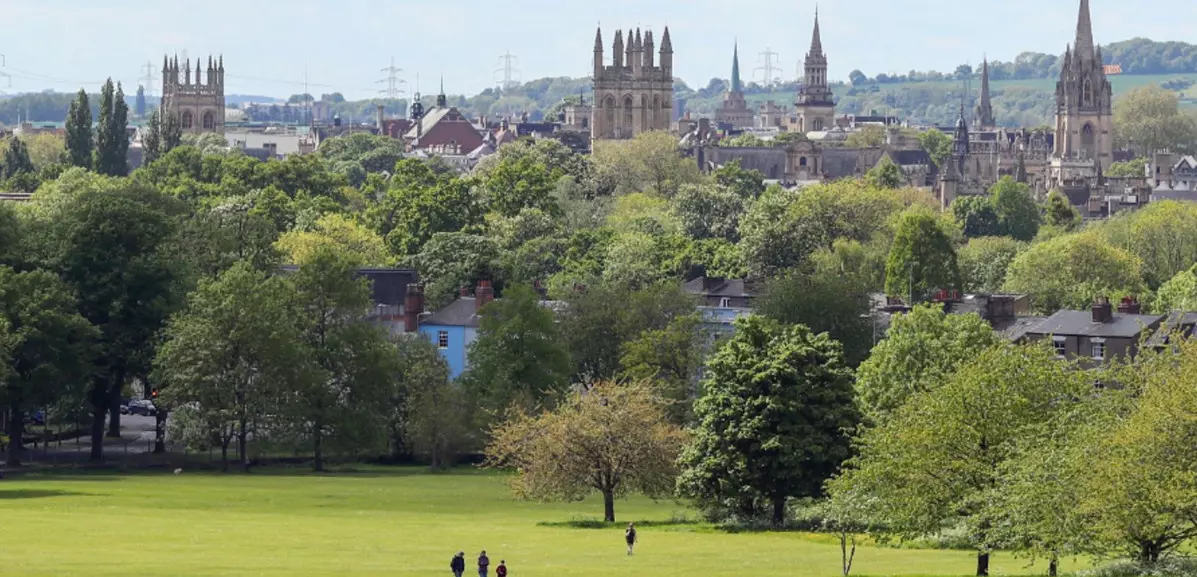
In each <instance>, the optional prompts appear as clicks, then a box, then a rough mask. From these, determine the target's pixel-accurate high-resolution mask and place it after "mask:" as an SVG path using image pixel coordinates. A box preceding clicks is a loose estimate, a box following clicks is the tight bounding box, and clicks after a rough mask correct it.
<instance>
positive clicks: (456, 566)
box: [449, 551, 465, 577]
mask: <svg viewBox="0 0 1197 577" xmlns="http://www.w3.org/2000/svg"><path fill="white" fill-rule="evenodd" d="M449 569H450V570H452V571H453V577H461V576H462V575H464V574H465V551H459V552H458V553H457V554H456V555H454V556H453V560H452V561H450V562H449Z"/></svg>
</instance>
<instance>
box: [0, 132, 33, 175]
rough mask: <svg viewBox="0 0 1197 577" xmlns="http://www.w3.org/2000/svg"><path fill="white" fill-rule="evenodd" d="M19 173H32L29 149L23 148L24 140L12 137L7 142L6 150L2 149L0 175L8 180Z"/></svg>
mask: <svg viewBox="0 0 1197 577" xmlns="http://www.w3.org/2000/svg"><path fill="white" fill-rule="evenodd" d="M21 173H29V174H32V173H33V162H32V161H30V160H29V149H27V148H25V141H23V140H21V139H20V138H15V137H14V138H13V139H12V140H10V141H9V143H8V150H5V151H4V168H3V170H0V175H3V176H4V179H5V180H8V179H10V178H12V177H14V176H16V175H18V174H21Z"/></svg>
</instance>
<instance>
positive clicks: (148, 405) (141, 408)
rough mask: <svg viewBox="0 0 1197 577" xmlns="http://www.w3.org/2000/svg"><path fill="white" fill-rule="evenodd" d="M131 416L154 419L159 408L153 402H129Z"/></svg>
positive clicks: (135, 400) (143, 400)
mask: <svg viewBox="0 0 1197 577" xmlns="http://www.w3.org/2000/svg"><path fill="white" fill-rule="evenodd" d="M129 414H130V415H144V416H147V417H152V416H154V415H157V414H158V408H157V407H155V406H154V403H153V401H147V400H145V399H133V400H132V401H129Z"/></svg>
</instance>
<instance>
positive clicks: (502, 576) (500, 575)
mask: <svg viewBox="0 0 1197 577" xmlns="http://www.w3.org/2000/svg"><path fill="white" fill-rule="evenodd" d="M495 577H507V562H506V561H499V566H498V567H496V568H495Z"/></svg>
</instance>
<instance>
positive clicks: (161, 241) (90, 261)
mask: <svg viewBox="0 0 1197 577" xmlns="http://www.w3.org/2000/svg"><path fill="white" fill-rule="evenodd" d="M51 199H53V195H51ZM60 202H61V204H60V205H51V206H50V207H49V208H50V209H51V210H48V211H47V213H46V214H45V215H44V218H45V222H46V224H45V226H46V227H47V233H46V240H47V243H46V246H45V248H44V250H45V251H46V253H47V254H46V255H45V257H44V258H45V259H46V260H47V262H49V263H51V264H52V266H53V269H54V270H55V271H56V272H58V274H59V276H60V277H61V278H62V279H63V280H64V281H65V282H66V283H67V284H68V285H70V287H71V288H72V290H74V292H75V294H76V295H77V298H78V307H79V313H80V314H81V315H82V316H83V317H84V318H86V319H87V320H88V321H89V322H90V323H91V324H93V325H95V326H96V327H97V328H98V329H99V331H100V335H101V338H100V343H99V347H100V348H99V354H98V355H97V357H96V363H95V367H94V369H93V376H92V379H91V383H90V388H89V391H88V401H89V402H90V404H91V408H92V426H91V438H92V448H91V458H92V460H100V459H102V458H103V448H104V443H103V440H104V421H105V416H106V415H107V414H108V413H112V414H113V415H115V417H113V418H112V419H110V423H109V424H110V431H109V433H110V434H112V435H117V434H119V432H120V418H119V416H120V413H119V412H118V410H117V409H118V401H119V399H120V391H121V387H122V386H123V385H124V384H125V382H126V380H127V379H128V378H130V377H132V376H133V375H137V374H145V371H146V370H147V369H148V366H147V365H148V363H149V359H151V358H152V357H153V345H154V341H155V339H154V337H155V335H156V334H157V333H158V331H159V330H160V329H161V328H162V326H163V324H164V323H165V321H166V319H167V317H168V316H169V315H170V313H171V312H172V311H173V310H174V309H175V307H176V306H177V303H178V301H179V297H180V296H181V295H180V294H179V293H178V289H179V284H178V280H179V276H180V271H179V264H178V263H177V262H175V261H174V259H173V258H172V256H173V252H174V251H173V250H172V247H171V243H172V242H173V240H174V238H175V232H176V230H177V225H176V222H175V220H174V219H173V218H172V214H173V213H174V211H175V207H174V205H173V203H172V202H171V201H170V200H169V199H167V198H166V197H164V196H163V195H162V194H161V193H159V192H158V191H157V190H154V189H153V188H150V187H146V186H143V185H139V184H136V183H133V182H128V181H121V180H111V179H105V178H102V177H93V178H90V179H87V180H86V181H85V182H82V183H80V186H79V188H78V190H76V191H74V192H73V193H72V194H71V195H70V196H67V197H66V198H64V199H62V200H61V201H60Z"/></svg>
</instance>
